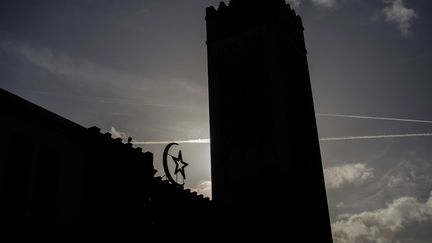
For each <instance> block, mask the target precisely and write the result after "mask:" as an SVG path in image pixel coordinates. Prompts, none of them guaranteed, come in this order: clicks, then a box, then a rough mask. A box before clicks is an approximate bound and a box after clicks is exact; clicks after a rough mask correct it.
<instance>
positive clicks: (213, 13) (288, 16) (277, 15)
mask: <svg viewBox="0 0 432 243" xmlns="http://www.w3.org/2000/svg"><path fill="white" fill-rule="evenodd" d="M276 19H279V20H280V19H285V20H288V22H291V23H294V25H295V26H300V28H303V26H302V23H301V18H300V17H299V16H297V14H296V13H295V11H294V10H293V9H291V7H290V5H289V4H288V3H286V2H285V0H231V1H230V2H229V4H228V5H227V4H225V2H220V4H219V7H218V8H217V9H216V8H215V7H214V6H210V7H208V8H207V9H206V21H207V25H208V28H207V41H208V42H209V41H212V40H215V39H219V38H223V37H224V36H227V35H230V34H231V33H235V32H238V31H241V30H246V29H248V28H250V27H252V26H256V25H259V24H263V23H266V22H269V21H272V20H276ZM214 23H217V24H214Z"/></svg>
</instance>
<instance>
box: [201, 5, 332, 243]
mask: <svg viewBox="0 0 432 243" xmlns="http://www.w3.org/2000/svg"><path fill="white" fill-rule="evenodd" d="M206 21H207V47H208V74H209V97H210V134H211V162H212V190H213V200H214V202H215V203H216V205H217V206H219V208H220V209H222V210H223V211H226V212H229V215H226V216H227V217H234V219H233V220H232V221H233V222H237V223H243V224H244V223H246V224H248V223H247V222H249V223H250V225H259V226H257V228H260V229H264V230H265V231H266V232H267V233H270V234H272V235H279V236H283V235H285V236H288V237H289V238H290V239H294V240H301V241H296V242H331V241H332V237H331V231H330V221H329V215H328V207H327V198H326V191H325V185H324V177H323V168H322V164H321V156H320V150H319V142H318V135H317V129H316V121H315V113H314V107H313V99H312V91H311V86H310V79H309V71H308V64H307V58H306V49H305V43H304V37H303V26H302V22H301V18H300V17H299V16H297V15H296V13H295V12H294V10H292V9H291V8H290V6H289V5H288V4H286V3H285V1H284V0H261V1H260V0H231V2H230V3H229V5H228V6H227V5H226V4H225V3H223V2H222V3H221V4H220V5H219V8H218V10H216V9H215V8H214V7H209V8H207V14H206ZM233 215H234V216H233ZM237 216H238V217H237ZM235 217H237V219H235ZM230 220H231V219H230ZM278 221H280V222H282V223H281V224H279V223H277V222H278ZM234 224H236V223H233V225H234ZM317 239H319V240H318V241H312V240H317ZM293 242H294V241H293Z"/></svg>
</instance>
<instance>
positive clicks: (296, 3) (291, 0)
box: [287, 0, 301, 8]
mask: <svg viewBox="0 0 432 243" xmlns="http://www.w3.org/2000/svg"><path fill="white" fill-rule="evenodd" d="M287 2H288V3H289V4H290V5H291V7H293V8H298V7H299V6H300V3H301V1H300V0H287Z"/></svg>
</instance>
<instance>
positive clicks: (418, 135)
mask: <svg viewBox="0 0 432 243" xmlns="http://www.w3.org/2000/svg"><path fill="white" fill-rule="evenodd" d="M407 137H432V133H408V134H389V135H371V136H349V137H329V138H320V139H319V140H320V141H343V140H359V139H380V138H407Z"/></svg>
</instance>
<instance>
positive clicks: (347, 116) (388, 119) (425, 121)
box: [316, 113, 432, 124]
mask: <svg viewBox="0 0 432 243" xmlns="http://www.w3.org/2000/svg"><path fill="white" fill-rule="evenodd" d="M316 116H321V117H340V118H354V119H368V120H384V121H400V122H414V123H429V124H432V121H428V120H417V119H405V118H393V117H376V116H357V115H342V114H326V113H318V114H316Z"/></svg>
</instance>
